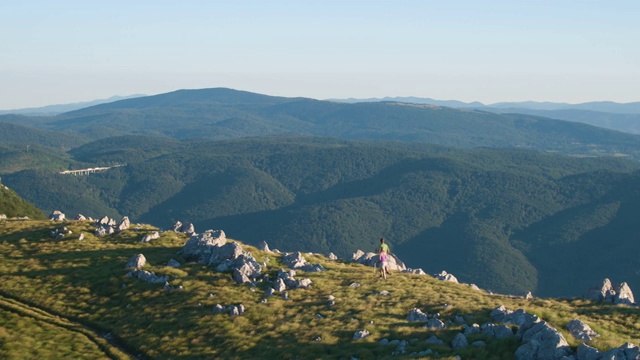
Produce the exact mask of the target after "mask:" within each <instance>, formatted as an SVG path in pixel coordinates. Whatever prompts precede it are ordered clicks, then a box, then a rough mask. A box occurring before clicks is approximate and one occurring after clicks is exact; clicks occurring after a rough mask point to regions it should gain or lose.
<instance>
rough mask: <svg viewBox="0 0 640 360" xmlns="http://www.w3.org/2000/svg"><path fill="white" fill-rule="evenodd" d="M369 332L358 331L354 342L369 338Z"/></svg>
mask: <svg viewBox="0 0 640 360" xmlns="http://www.w3.org/2000/svg"><path fill="white" fill-rule="evenodd" d="M369 335H370V334H369V332H368V331H367V330H361V331H357V332H356V333H355V334H353V340H354V341H356V340H361V339H364V338H366V337H369Z"/></svg>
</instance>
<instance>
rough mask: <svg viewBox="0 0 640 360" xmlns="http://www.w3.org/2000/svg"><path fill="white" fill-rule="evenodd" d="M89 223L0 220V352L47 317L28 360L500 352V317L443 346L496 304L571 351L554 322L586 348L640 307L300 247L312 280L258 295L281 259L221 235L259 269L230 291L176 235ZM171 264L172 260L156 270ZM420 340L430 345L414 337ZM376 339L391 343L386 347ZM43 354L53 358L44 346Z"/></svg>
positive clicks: (507, 344)
mask: <svg viewBox="0 0 640 360" xmlns="http://www.w3.org/2000/svg"><path fill="white" fill-rule="evenodd" d="M63 226H64V227H67V228H68V229H69V230H71V231H72V234H71V235H68V236H65V237H63V238H62V239H55V238H53V237H50V235H49V234H50V231H51V230H52V229H54V228H60V227H63ZM94 228H95V226H94V224H91V223H90V222H88V221H68V222H63V223H51V222H49V221H27V222H8V223H7V224H6V226H3V227H0V237H1V238H2V240H3V241H2V242H0V264H1V265H2V266H0V275H1V276H2V280H3V286H2V289H1V290H0V318H5V317H4V315H5V314H7V313H8V310H6V309H7V307H5V305H6V304H11V305H12V306H13V308H12V309H13V310H12V311H19V314H21V316H22V317H23V320H22V321H21V322H18V323H15V322H11V321H7V322H3V323H2V325H0V329H2V332H0V339H2V340H3V341H0V354H3V357H4V358H7V359H20V358H24V354H25V349H24V346H23V345H24V344H20V343H16V342H15V341H12V340H13V338H12V337H11V336H6V334H14V333H16V332H17V331H19V333H20V334H26V335H32V334H38V332H37V329H34V327H33V326H32V325H31V323H32V322H34V320H36V319H43V318H46V319H48V320H49V321H55V322H56V324H58V325H65V326H66V327H65V328H62V329H61V330H63V331H60V332H59V333H58V336H57V337H56V339H57V341H54V342H53V344H52V343H46V342H40V343H37V342H36V344H37V346H34V348H33V349H29V354H30V355H33V356H37V357H38V358H39V359H55V358H59V357H60V356H61V355H65V357H70V358H87V357H88V356H93V357H94V358H96V357H104V358H112V359H126V358H127V355H128V354H135V356H136V357H138V358H144V359H175V358H180V359H204V358H206V359H211V358H233V359H272V358H284V359H288V358H291V359H293V358H305V359H312V358H313V359H315V358H323V359H325V358H330V359H344V358H350V357H358V358H376V359H395V358H399V357H401V358H404V357H410V358H415V357H416V356H418V354H417V353H418V352H421V355H419V358H423V359H454V358H455V356H459V357H462V358H474V359H479V360H484V359H513V358H515V355H514V353H515V352H516V349H518V347H519V346H520V345H521V341H520V340H519V339H518V338H517V337H515V336H514V332H513V330H512V327H513V325H511V324H510V325H508V327H506V329H507V330H508V331H511V332H510V335H511V336H509V337H508V338H502V339H500V338H497V337H492V336H487V335H485V334H482V333H480V332H478V333H475V334H468V335H467V338H468V340H469V342H470V343H471V342H473V341H483V342H484V344H483V345H482V346H470V347H467V348H462V349H455V348H454V347H453V346H452V341H453V339H454V337H456V336H458V334H459V333H462V332H463V331H464V330H465V329H466V328H468V327H470V325H468V324H474V323H476V324H492V325H493V324H495V325H494V326H495V327H498V326H499V325H498V324H496V323H494V321H493V319H492V318H491V317H490V315H489V314H490V312H491V311H492V310H493V309H495V308H496V307H498V306H500V305H503V306H505V307H506V308H507V309H523V310H524V311H526V312H527V313H528V314H535V315H537V316H539V317H540V318H541V319H543V320H545V321H547V322H548V324H549V325H550V326H552V327H554V328H556V329H557V330H558V331H559V334H561V335H563V336H564V337H565V338H566V339H567V341H568V343H569V344H570V346H571V348H572V349H573V351H575V349H576V347H577V346H578V345H579V344H581V343H583V341H579V340H576V339H574V338H573V337H572V336H571V335H570V334H569V333H568V331H566V330H565V326H566V324H567V323H568V322H569V321H571V320H573V319H580V320H582V321H583V322H584V323H586V324H588V325H590V326H591V327H592V328H593V329H594V330H596V331H598V332H599V333H600V337H599V338H598V339H597V341H593V342H590V343H589V345H593V346H596V347H597V348H598V349H600V350H603V351H604V350H608V349H610V348H614V347H619V346H620V345H621V344H623V343H626V342H632V341H637V331H638V326H639V325H638V324H639V323H640V314H639V312H638V311H637V308H635V307H629V306H624V305H623V306H614V305H606V304H598V303H594V302H589V301H583V300H556V299H534V300H526V299H524V298H522V297H507V296H500V295H489V294H487V293H485V292H484V291H481V290H474V289H472V288H471V287H469V286H466V285H461V284H453V283H448V282H443V281H438V280H435V279H434V278H432V277H430V276H424V275H422V276H420V275H410V274H403V273H398V272H393V273H392V274H391V276H390V277H389V279H388V280H386V281H382V280H380V279H379V278H378V277H377V275H376V274H374V273H373V272H372V268H370V267H365V266H363V265H360V264H357V263H347V262H343V261H331V260H329V259H328V258H326V257H324V256H318V255H309V254H305V255H304V257H305V258H306V260H307V261H309V262H311V263H314V264H316V263H317V264H321V265H322V266H323V267H324V268H325V269H326V271H323V272H305V271H302V270H299V269H298V270H296V278H297V279H304V278H306V279H309V280H310V281H311V286H310V287H308V288H299V289H289V290H287V299H285V298H284V297H283V296H282V294H281V293H278V292H276V293H275V294H274V295H273V296H267V295H266V294H265V292H266V290H267V288H268V287H269V286H271V285H272V283H271V281H270V280H269V279H274V278H276V276H277V274H278V271H279V269H282V268H284V269H286V270H289V268H288V266H287V265H286V264H285V263H284V261H283V259H282V255H281V254H275V253H271V252H265V251H261V250H258V249H256V248H254V247H251V246H248V245H246V244H243V243H241V242H238V241H235V240H230V239H228V242H234V243H236V246H239V247H241V248H242V250H243V251H248V252H250V253H251V254H252V256H253V257H255V258H256V259H257V260H258V261H260V262H261V263H263V262H264V263H266V265H265V266H264V267H262V273H263V274H267V275H268V278H265V277H261V278H260V280H259V281H257V282H256V284H255V285H254V286H247V285H238V284H236V283H235V282H234V281H233V280H232V275H231V273H229V272H219V271H216V270H215V269H214V268H213V267H212V266H206V265H204V264H198V263H194V262H187V261H185V259H184V258H183V256H182V255H180V254H179V253H178V252H179V250H180V249H182V245H183V244H184V242H185V240H186V237H185V235H184V234H178V233H174V232H171V231H169V232H163V233H161V234H160V238H158V239H156V240H153V241H152V242H150V243H143V242H140V238H141V237H142V236H144V235H145V234H149V233H151V232H154V231H155V230H156V229H155V228H153V227H151V226H148V225H144V224H140V225H138V228H137V229H136V230H132V229H130V230H125V231H122V232H119V233H117V234H114V235H112V236H106V237H96V236H94V235H93V229H94ZM78 234H85V237H84V239H83V240H81V241H79V240H78ZM136 254H143V255H144V256H145V258H146V263H145V264H144V265H143V266H142V269H141V270H144V271H148V272H153V273H154V274H155V275H158V276H168V277H169V281H168V285H167V287H166V288H165V287H164V285H163V284H152V283H147V282H144V281H142V280H140V279H137V278H135V277H132V276H128V275H127V274H128V273H130V272H131V271H132V269H130V268H129V269H127V268H126V266H127V265H126V264H127V262H128V261H129V259H131V258H132V257H133V256H134V255H136ZM171 259H174V261H175V260H177V261H178V262H179V263H180V266H179V267H177V268H175V267H171V266H167V264H168V262H169V261H170V260H171ZM351 284H357V286H356V285H351ZM265 299H266V301H265ZM330 299H332V300H331V301H332V304H329V302H330ZM240 304H242V307H243V308H244V312H243V314H241V315H238V316H230V315H229V313H228V312H216V310H215V309H216V305H218V306H220V307H227V306H239V305H240ZM412 309H420V310H421V311H423V312H424V313H428V314H429V315H430V318H437V319H439V320H440V321H442V324H443V325H444V326H445V328H444V329H434V328H428V327H426V326H424V325H425V322H426V321H413V322H411V321H409V320H408V319H407V317H408V314H410V313H411V311H412ZM414 311H415V310H414ZM436 314H437V315H436ZM54 315H55V316H54ZM83 325H84V327H83ZM465 325H466V326H465ZM487 326H491V325H487ZM70 329H73V330H76V331H84V332H85V333H86V332H87V330H88V329H95V331H96V332H97V333H101V334H108V335H107V336H104V338H97V339H95V338H94V339H95V340H96V341H100V340H101V342H98V344H99V345H100V346H99V347H96V346H95V344H91V345H93V346H88V345H85V343H86V341H83V342H80V341H79V342H77V343H72V344H66V343H65V344H62V343H60V342H61V341H63V340H67V341H68V339H69V338H68V337H65V335H66V333H65V330H70ZM363 330H367V332H368V333H369V336H368V337H366V338H364V339H361V340H356V339H355V338H354V334H355V333H356V332H359V331H363ZM87 335H91V334H87ZM432 336H434V337H435V338H436V339H439V340H441V341H442V342H441V343H440V344H434V343H432V342H427V341H425V340H427V339H429V338H431V337H432ZM46 338H47V337H45V339H46ZM107 339H109V340H110V341H115V340H117V341H118V342H119V343H120V344H121V346H122V347H124V348H126V349H127V350H128V351H127V353H123V352H122V351H118V349H114V347H113V344H105V340H107ZM383 339H387V342H389V341H394V342H393V343H391V344H385V341H383ZM29 340H31V341H34V340H37V339H33V338H32V339H29ZM432 340H433V338H432ZM401 341H404V344H403V348H404V353H403V352H402V351H401V350H400V349H401V348H400V346H399V343H400V342H401ZM52 348H58V349H61V350H65V351H66V352H52V351H51V349H52ZM20 350H21V351H20ZM88 350H91V352H89V351H88ZM85 351H86V352H85ZM414 352H415V354H414ZM14 354H17V356H15V357H13V356H12V355H14Z"/></svg>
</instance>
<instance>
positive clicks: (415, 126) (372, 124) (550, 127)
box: [7, 89, 640, 158]
mask: <svg viewBox="0 0 640 360" xmlns="http://www.w3.org/2000/svg"><path fill="white" fill-rule="evenodd" d="M7 121H10V120H7ZM38 126H41V127H43V128H46V129H49V130H57V131H74V132H78V133H82V134H84V135H85V136H87V137H91V138H92V139H99V138H106V137H110V136H119V135H131V134H137V135H149V136H165V137H171V138H173V139H193V138H207V139H231V138H239V137H246V136H263V135H282V134H299V135H311V136H329V137H336V138H343V139H370V140H386V141H410V142H422V143H432V144H440V145H446V146H458V147H479V146H480V147H519V148H529V149H537V150H544V151H559V152H563V153H568V154H574V155H582V156H584V155H587V156H594V155H595V156H598V155H602V154H609V155H612V154H626V155H629V156H633V157H635V158H640V141H639V139H640V137H638V136H636V135H630V134H624V133H619V132H615V131H610V130H605V129H601V128H597V127H593V126H587V125H584V124H577V123H570V122H565V121H558V120H550V119H545V118H541V117H535V116H529V115H513V114H510V115H503V114H495V113H491V112H484V111H477V110H464V109H453V108H448V107H439V106H431V105H417V104H407V103H398V102H378V103H356V104H345V103H336V102H330V101H319V100H312V99H304V98H284V97H273V96H266V95H260V94H254V93H249V92H244V91H237V90H231V89H200V90H179V91H175V92H172V93H167V94H160V95H155V96H148V97H141V98H135V99H128V100H121V101H116V102H113V103H109V104H102V105H98V106H93V107H89V108H85V109H81V110H78V111H73V112H69V113H65V114H60V115H58V116H55V117H51V118H46V120H45V122H39V123H38Z"/></svg>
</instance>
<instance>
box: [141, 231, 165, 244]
mask: <svg viewBox="0 0 640 360" xmlns="http://www.w3.org/2000/svg"><path fill="white" fill-rule="evenodd" d="M156 239H160V233H159V232H157V231H154V232H152V233H149V234H146V235H145V236H143V237H142V240H140V242H143V243H148V242H150V241H151V240H156Z"/></svg>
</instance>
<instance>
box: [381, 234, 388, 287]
mask: <svg viewBox="0 0 640 360" xmlns="http://www.w3.org/2000/svg"><path fill="white" fill-rule="evenodd" d="M378 259H379V261H380V274H381V275H382V277H383V278H384V279H385V280H386V279H387V274H389V245H387V244H385V243H384V238H380V247H379V248H378Z"/></svg>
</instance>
